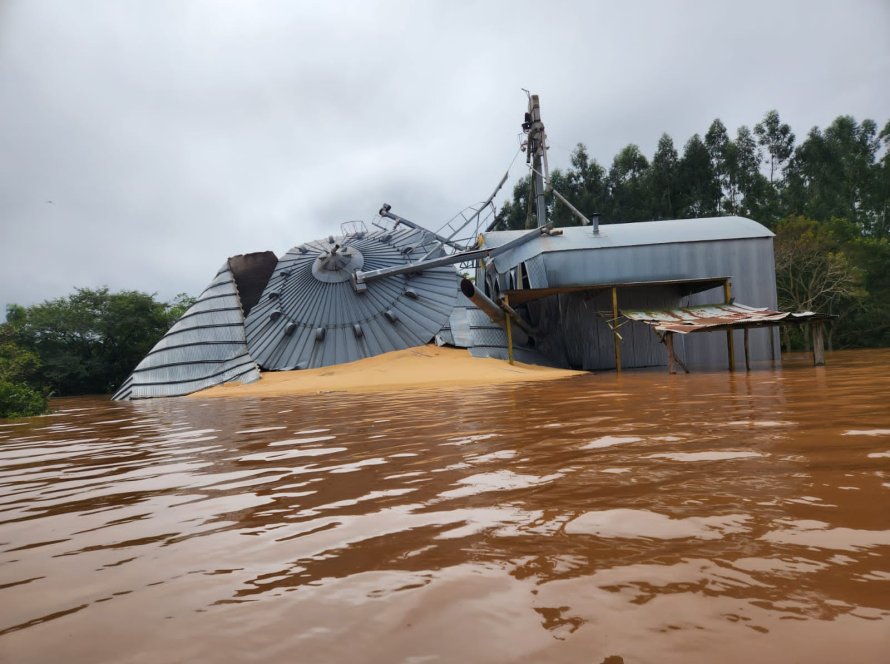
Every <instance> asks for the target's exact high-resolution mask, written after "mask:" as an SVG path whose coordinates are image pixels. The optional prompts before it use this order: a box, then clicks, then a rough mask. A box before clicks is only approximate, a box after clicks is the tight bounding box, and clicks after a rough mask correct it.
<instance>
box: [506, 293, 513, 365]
mask: <svg viewBox="0 0 890 664" xmlns="http://www.w3.org/2000/svg"><path fill="white" fill-rule="evenodd" d="M504 304H506V305H507V306H508V307H509V306H510V296H509V295H505V296H504ZM504 318H505V319H506V320H507V360H508V361H509V362H510V364H513V324H512V322H511V320H510V318H511V316H510V314H507V315H506V316H504Z"/></svg>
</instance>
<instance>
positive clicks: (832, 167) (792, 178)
mask: <svg viewBox="0 0 890 664" xmlns="http://www.w3.org/2000/svg"><path fill="white" fill-rule="evenodd" d="M880 145H881V141H880V139H879V138H878V136H877V125H876V124H875V122H874V121H873V120H864V121H863V122H862V124H859V123H857V122H856V120H854V119H853V118H852V117H850V116H848V115H844V116H840V117H838V118H837V119H835V121H834V122H832V123H831V125H829V127H828V128H827V129H826V130H825V132H824V133H823V132H822V131H820V130H819V128H818V127H814V128H813V129H812V130H810V133H809V134H808V135H807V138H806V140H805V141H804V142H803V143H801V145H800V146H799V147H798V148H797V150H795V152H794V157H793V159H792V160H791V164H790V166H789V169H788V197H789V198H788V203H789V206H790V209H791V211H792V212H793V213H795V214H804V215H806V216H808V217H811V218H814V219H830V218H832V217H842V218H845V219H849V220H851V221H853V222H855V223H857V224H858V225H859V226H860V228H861V230H862V232H863V233H865V234H873V233H874V231H875V228H874V223H875V215H874V212H875V211H874V210H873V209H870V208H871V206H872V205H873V203H874V193H875V191H876V190H877V189H878V180H879V177H880V167H879V166H877V165H876V158H877V154H878V150H879V148H880Z"/></svg>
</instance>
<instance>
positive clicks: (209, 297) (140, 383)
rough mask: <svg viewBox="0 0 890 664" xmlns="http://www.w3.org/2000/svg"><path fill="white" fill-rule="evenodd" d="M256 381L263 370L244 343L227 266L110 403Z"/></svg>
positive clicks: (241, 323)
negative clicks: (237, 382) (234, 381)
mask: <svg viewBox="0 0 890 664" xmlns="http://www.w3.org/2000/svg"><path fill="white" fill-rule="evenodd" d="M258 378H259V369H258V368H257V365H256V363H255V362H254V361H253V358H252V357H251V356H250V354H249V353H248V350H247V343H246V340H245V338H244V316H243V315H242V313H241V301H240V298H239V296H238V289H237V286H236V284H235V279H234V278H233V275H232V271H231V270H230V269H229V263H228V261H226V263H225V265H223V267H222V268H221V269H220V270H219V272H217V273H216V277H214V279H213V281H212V282H211V283H210V285H209V286H208V287H207V288H206V289H205V290H204V292H203V293H201V295H200V297H198V299H197V301H196V302H195V304H193V305H192V306H191V307H190V308H189V310H188V311H186V312H185V314H184V315H183V316H182V318H180V319H179V320H178V321H177V322H176V323H175V324H174V325H173V327H171V328H170V329H169V330H168V332H167V334H165V335H164V336H163V337H162V338H161V340H160V341H158V343H157V344H155V346H154V347H153V348H152V349H151V350H150V351H149V352H148V355H146V356H145V357H144V358H143V359H142V361H141V362H140V363H139V364H138V365H137V366H136V368H135V369H134V370H133V373H132V374H131V375H130V377H129V378H127V380H126V381H124V384H123V385H121V387H120V388H119V389H118V391H117V392H116V393H115V394H114V396H113V397H112V399H114V400H116V401H126V400H130V399H148V398H153V397H174V396H182V395H185V394H191V393H192V392H197V391H198V390H203V389H204V388H206V387H211V386H213V385H219V384H220V383H225V382H228V381H231V380H240V381H243V382H250V381H253V380H256V379H258Z"/></svg>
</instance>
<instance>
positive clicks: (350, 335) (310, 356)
mask: <svg viewBox="0 0 890 664" xmlns="http://www.w3.org/2000/svg"><path fill="white" fill-rule="evenodd" d="M427 245H429V237H428V234H427V233H425V232H423V231H417V230H412V229H408V228H404V227H398V228H396V229H393V230H380V231H374V232H371V233H365V232H359V233H354V234H349V235H345V236H337V237H334V236H331V237H328V238H325V239H322V240H318V241H314V242H308V243H306V244H303V245H298V246H296V247H294V248H293V249H291V250H290V251H288V252H287V254H285V255H284V256H283V257H282V258H281V259H280V260H279V261H278V265H277V266H276V268H275V271H274V272H273V273H272V277H271V278H270V279H269V283H268V284H267V285H266V288H265V289H264V291H263V294H262V296H261V298H260V301H259V302H258V303H257V304H256V305H255V306H254V308H253V309H252V310H251V312H250V314H249V315H248V317H247V319H246V321H245V332H246V338H247V346H248V348H249V349H250V353H251V355H252V356H253V357H254V358H255V359H256V361H257V363H258V364H259V365H260V366H261V367H262V368H263V369H267V370H288V369H306V368H314V367H323V366H328V365H332V364H341V363H344V362H353V361H355V360H359V359H362V358H365V357H372V356H374V355H380V354H382V353H387V352H389V351H393V350H401V349H404V348H410V347H412V346H420V345H423V344H425V343H428V342H429V341H431V340H432V339H433V337H434V336H435V335H436V333H437V332H439V330H441V329H442V326H443V325H444V324H445V322H446V321H447V320H448V317H449V315H450V314H451V311H452V309H453V308H454V303H455V300H456V298H457V293H458V276H457V273H456V272H455V270H454V268H453V267H451V266H444V267H439V268H433V269H429V270H426V271H424V272H420V273H415V274H410V275H404V274H402V275H392V276H388V277H383V278H380V279H376V280H373V281H369V282H368V283H367V284H366V286H367V289H366V290H365V291H364V292H356V289H355V288H354V286H353V283H352V279H351V276H352V273H353V272H354V271H355V269H359V268H360V269H361V270H362V271H371V270H376V269H380V268H385V267H390V266H394V265H404V264H407V263H409V262H411V260H412V259H413V260H417V259H418V258H419V257H420V256H423V255H424V254H425V253H426V247H427Z"/></svg>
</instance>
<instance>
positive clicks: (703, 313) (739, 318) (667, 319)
mask: <svg viewBox="0 0 890 664" xmlns="http://www.w3.org/2000/svg"><path fill="white" fill-rule="evenodd" d="M621 314H622V315H623V316H624V317H625V318H629V319H630V320H635V321H640V322H642V323H646V324H647V325H651V326H652V327H654V328H655V330H656V331H658V332H676V333H678V334H688V333H690V332H701V331H703V330H720V329H727V328H744V327H761V326H764V325H774V324H778V323H780V322H783V321H786V320H787V321H789V322H790V321H792V320H793V321H794V322H796V323H800V322H805V321H813V320H825V319H826V316H825V315H824V314H817V313H813V312H812V311H805V312H802V313H791V312H788V311H774V310H772V309H766V308H757V307H749V306H747V305H745V304H739V303H733V304H707V305H702V306H696V307H684V308H680V309H656V310H645V309H637V310H632V311H628V310H622V311H621Z"/></svg>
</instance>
